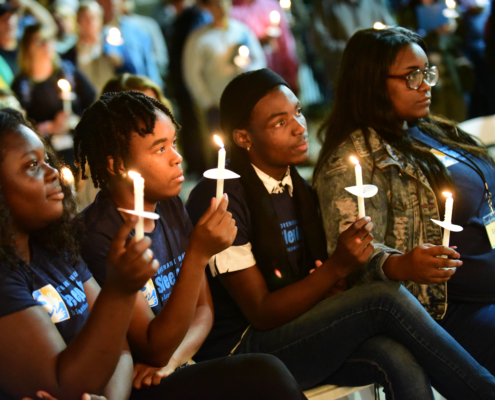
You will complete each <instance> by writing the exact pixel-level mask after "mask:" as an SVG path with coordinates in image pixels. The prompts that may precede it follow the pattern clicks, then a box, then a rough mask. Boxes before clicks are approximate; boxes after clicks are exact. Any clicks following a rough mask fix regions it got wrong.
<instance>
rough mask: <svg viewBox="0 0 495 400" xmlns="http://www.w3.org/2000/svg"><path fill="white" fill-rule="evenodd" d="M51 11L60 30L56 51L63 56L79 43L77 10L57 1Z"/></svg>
mask: <svg viewBox="0 0 495 400" xmlns="http://www.w3.org/2000/svg"><path fill="white" fill-rule="evenodd" d="M50 9H51V13H52V17H53V19H54V20H55V23H56V24H57V28H58V33H57V36H56V39H57V41H56V43H55V49H56V50H57V53H58V54H63V53H65V52H66V51H67V50H69V49H70V48H71V47H73V46H74V45H75V44H76V42H77V22H76V13H77V8H76V9H74V8H72V7H71V6H70V5H69V4H67V3H65V2H64V1H59V0H57V1H55V2H54V3H53V5H52V6H51V7H50Z"/></svg>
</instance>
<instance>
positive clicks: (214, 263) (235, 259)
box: [208, 243, 256, 277]
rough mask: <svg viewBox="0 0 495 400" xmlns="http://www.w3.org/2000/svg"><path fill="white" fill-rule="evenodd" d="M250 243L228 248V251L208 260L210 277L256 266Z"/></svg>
mask: <svg viewBox="0 0 495 400" xmlns="http://www.w3.org/2000/svg"><path fill="white" fill-rule="evenodd" d="M251 248H252V246H251V243H246V244H244V245H242V246H230V247H229V248H228V249H226V250H224V251H222V252H220V253H218V254H215V255H214V256H213V257H211V258H210V261H209V262H208V265H209V266H210V271H211V275H212V276H213V277H215V276H217V275H220V274H225V273H227V272H234V271H241V270H243V269H247V268H250V267H252V266H253V265H255V264H256V259H255V258H254V255H253V252H252V251H251Z"/></svg>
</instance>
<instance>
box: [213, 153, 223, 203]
mask: <svg viewBox="0 0 495 400" xmlns="http://www.w3.org/2000/svg"><path fill="white" fill-rule="evenodd" d="M224 171H225V149H223V148H222V149H220V150H218V179H217V205H216V207H218V205H219V204H220V201H221V200H222V196H223V181H224V180H223V176H224ZM216 207H215V208H216Z"/></svg>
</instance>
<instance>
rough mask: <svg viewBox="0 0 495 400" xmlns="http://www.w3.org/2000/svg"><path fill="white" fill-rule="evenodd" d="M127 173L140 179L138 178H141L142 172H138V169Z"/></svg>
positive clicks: (132, 177)
mask: <svg viewBox="0 0 495 400" xmlns="http://www.w3.org/2000/svg"><path fill="white" fill-rule="evenodd" d="M127 175H129V176H130V177H131V179H138V178H141V174H140V173H138V172H136V171H129V172H128V173H127Z"/></svg>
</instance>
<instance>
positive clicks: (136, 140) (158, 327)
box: [74, 92, 305, 400]
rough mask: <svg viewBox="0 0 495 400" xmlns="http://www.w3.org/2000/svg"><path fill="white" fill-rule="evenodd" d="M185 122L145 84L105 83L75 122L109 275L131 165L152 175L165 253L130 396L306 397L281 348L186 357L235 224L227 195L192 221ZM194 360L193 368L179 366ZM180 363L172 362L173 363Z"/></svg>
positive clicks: (138, 342)
mask: <svg viewBox="0 0 495 400" xmlns="http://www.w3.org/2000/svg"><path fill="white" fill-rule="evenodd" d="M177 129H179V125H178V124H177V122H176V121H175V119H174V117H173V116H172V114H171V112H170V110H169V109H168V108H167V107H165V106H164V105H163V104H161V103H160V102H158V101H156V100H154V99H152V98H150V97H147V96H145V95H143V94H142V93H138V92H120V93H107V94H104V95H102V97H101V98H100V100H98V101H97V102H96V103H95V104H93V105H92V106H91V107H90V108H89V109H88V110H87V111H86V112H85V113H84V116H83V118H82V119H81V121H80V123H79V125H78V126H77V128H76V133H75V138H74V139H75V140H74V143H75V148H76V158H77V160H78V161H79V163H80V165H81V166H82V169H83V176H84V165H85V164H86V162H88V164H89V167H90V168H91V177H92V180H93V182H94V184H95V186H98V187H100V188H101V191H100V192H99V193H98V195H97V197H96V199H95V201H94V203H93V204H91V205H90V206H89V207H88V208H86V210H84V211H83V213H82V214H83V218H84V221H85V224H86V227H87V229H88V236H87V238H86V239H85V241H84V243H83V246H82V255H83V258H84V260H85V261H86V262H87V263H88V266H89V268H90V269H91V271H92V272H93V274H94V276H95V277H96V279H97V280H98V281H100V282H102V283H103V282H104V281H105V280H106V279H107V277H106V274H105V254H106V253H107V252H108V249H109V246H110V238H111V237H112V236H113V235H114V232H115V231H117V230H118V229H119V228H120V226H122V224H124V221H126V219H127V218H128V217H127V214H124V213H121V212H119V210H118V208H124V209H132V208H134V197H133V182H132V180H131V179H130V178H129V176H128V173H129V171H136V172H139V173H140V174H141V175H142V177H143V178H144V181H145V189H144V209H145V210H146V211H152V212H156V213H158V214H159V216H160V218H159V219H158V220H157V221H156V222H155V221H153V220H145V227H144V230H145V232H146V236H148V237H150V238H151V239H152V240H153V244H152V246H151V250H152V252H153V256H154V257H155V258H156V259H157V260H158V261H159V262H160V267H159V269H158V271H157V273H156V274H155V276H154V277H153V278H152V279H151V280H150V281H149V282H148V283H147V284H146V285H145V286H144V287H143V289H142V294H143V295H142V296H138V298H137V299H136V304H135V307H134V313H133V316H132V320H131V324H130V327H129V331H128V336H127V337H128V340H129V344H130V346H131V350H132V353H133V355H134V359H135V361H136V365H135V370H134V387H135V389H134V390H133V392H132V395H131V398H132V399H148V400H149V399H165V398H167V399H171V400H172V399H181V400H182V399H185V400H187V399H198V398H201V399H223V398H232V399H274V398H283V399H303V398H305V397H304V395H303V394H302V392H301V391H300V389H299V388H298V386H297V383H296V382H295V380H294V378H292V376H291V375H290V374H289V372H288V371H287V370H286V368H285V367H284V366H283V364H282V363H280V361H278V360H277V359H276V358H274V357H267V356H262V357H260V356H258V355H247V356H243V357H230V358H223V359H219V360H213V361H209V362H205V363H198V364H195V365H191V366H188V365H187V362H188V360H190V359H191V357H193V356H194V354H195V353H196V351H197V350H198V349H199V347H200V346H201V344H202V343H203V341H204V339H205V337H206V336H207V335H208V332H209V331H210V329H211V325H212V321H213V309H212V304H211V296H210V291H209V288H208V284H207V281H206V279H205V276H204V275H205V274H204V269H205V266H206V264H207V262H208V259H209V258H210V257H211V256H212V255H213V254H215V253H218V252H220V251H221V250H223V249H225V248H226V247H228V246H229V245H230V244H231V243H232V241H233V240H234V238H235V235H236V232H237V228H236V226H235V222H234V221H233V220H232V216H231V214H230V213H228V212H226V208H227V203H228V201H227V197H225V199H224V200H222V202H221V203H220V205H219V207H218V208H217V209H216V210H215V200H214V199H209V200H208V203H209V206H208V207H207V211H206V212H205V214H204V215H203V216H202V218H201V219H200V221H199V223H198V226H197V227H196V228H195V229H194V230H193V229H192V224H191V222H190V220H189V217H188V215H187V212H186V211H185V209H184V206H183V204H182V202H181V200H180V198H179V197H178V195H179V193H180V189H181V184H182V182H183V180H184V177H183V175H182V167H181V161H182V157H181V156H180V154H178V152H177V149H176V147H175V142H176V130H177ZM181 367H187V368H181ZM174 371H175V372H174Z"/></svg>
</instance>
